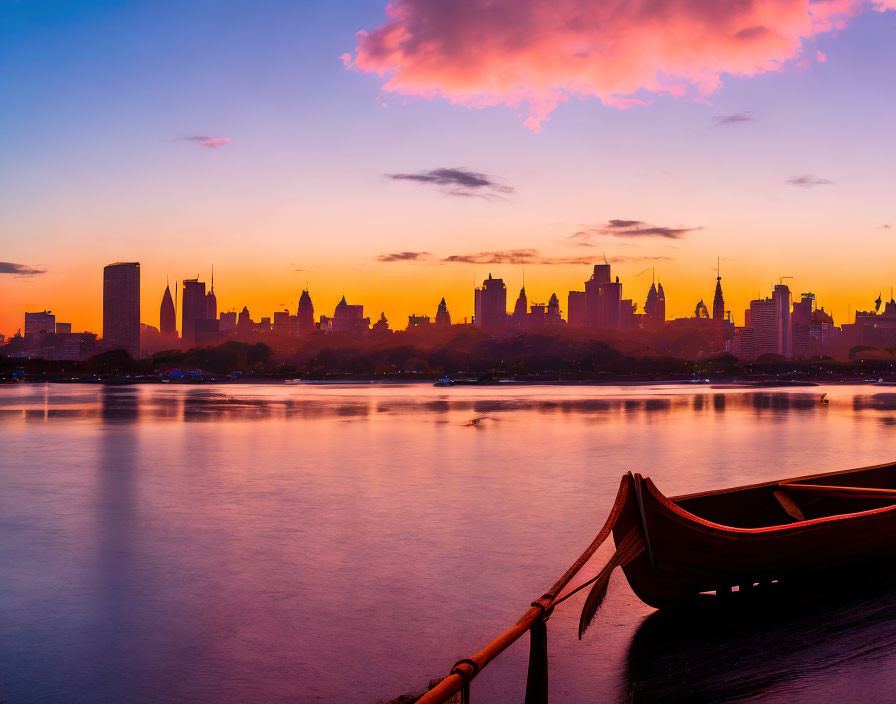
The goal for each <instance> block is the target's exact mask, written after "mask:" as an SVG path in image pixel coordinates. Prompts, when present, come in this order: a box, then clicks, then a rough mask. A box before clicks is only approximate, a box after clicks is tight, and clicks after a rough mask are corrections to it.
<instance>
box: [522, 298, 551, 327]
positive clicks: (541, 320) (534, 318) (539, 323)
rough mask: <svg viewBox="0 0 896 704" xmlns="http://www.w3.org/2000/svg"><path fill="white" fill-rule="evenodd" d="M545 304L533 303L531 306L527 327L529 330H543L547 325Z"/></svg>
mask: <svg viewBox="0 0 896 704" xmlns="http://www.w3.org/2000/svg"><path fill="white" fill-rule="evenodd" d="M545 308H546V306H545V304H544V303H533V304H532V305H531V306H529V316H528V318H527V320H526V327H527V328H528V329H533V328H543V327H544V325H545V318H546V312H545Z"/></svg>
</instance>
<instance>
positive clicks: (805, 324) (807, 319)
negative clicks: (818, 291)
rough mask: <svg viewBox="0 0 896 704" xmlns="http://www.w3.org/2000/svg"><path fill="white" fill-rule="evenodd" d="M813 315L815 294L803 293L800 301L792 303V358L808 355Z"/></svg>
mask: <svg viewBox="0 0 896 704" xmlns="http://www.w3.org/2000/svg"><path fill="white" fill-rule="evenodd" d="M814 313H815V294H814V293H804V294H803V295H802V297H801V300H799V301H794V304H793V313H792V315H791V318H790V322H791V330H792V332H791V337H792V342H791V348H790V352H791V354H792V355H793V356H794V357H805V356H807V355H808V354H809V346H810V342H811V339H812V318H813V314H814Z"/></svg>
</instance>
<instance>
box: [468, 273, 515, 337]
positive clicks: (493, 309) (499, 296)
mask: <svg viewBox="0 0 896 704" xmlns="http://www.w3.org/2000/svg"><path fill="white" fill-rule="evenodd" d="M476 292H477V294H476V308H477V313H476V318H475V323H476V325H478V326H479V327H481V328H482V329H483V330H485V331H487V332H490V333H499V332H503V330H504V328H505V327H506V326H507V287H506V286H505V285H504V281H503V280H502V279H495V278H492V275H491V274H489V275H488V278H487V279H486V280H485V281H483V282H482V288H478V289H476Z"/></svg>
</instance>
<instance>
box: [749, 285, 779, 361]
mask: <svg viewBox="0 0 896 704" xmlns="http://www.w3.org/2000/svg"><path fill="white" fill-rule="evenodd" d="M777 308H778V304H777V302H776V301H774V300H773V299H771V298H762V299H757V300H755V301H750V310H749V311H748V312H749V316H746V317H747V327H749V328H751V329H752V330H753V334H752V349H753V356H754V357H760V356H762V355H764V354H780V352H778V349H779V346H778V310H777Z"/></svg>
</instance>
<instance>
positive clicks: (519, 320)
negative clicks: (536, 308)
mask: <svg viewBox="0 0 896 704" xmlns="http://www.w3.org/2000/svg"><path fill="white" fill-rule="evenodd" d="M528 307H529V299H528V298H527V297H526V287H525V286H523V287H522V288H521V289H520V295H519V296H517V299H516V303H515V304H514V306H513V315H512V316H511V319H510V322H511V324H512V325H513V327H514V328H516V329H517V330H523V329H525V328H526V327H527V319H526V315H527V313H528V310H527V309H528Z"/></svg>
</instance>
